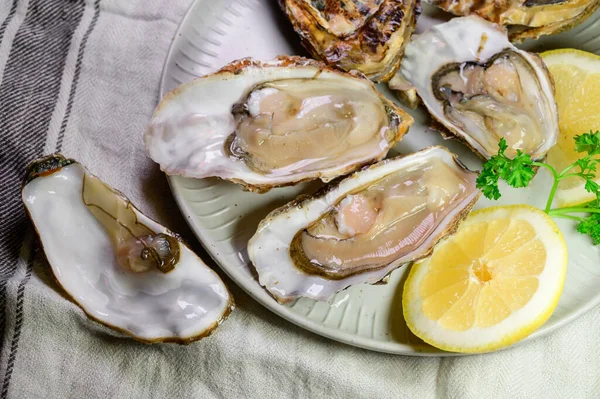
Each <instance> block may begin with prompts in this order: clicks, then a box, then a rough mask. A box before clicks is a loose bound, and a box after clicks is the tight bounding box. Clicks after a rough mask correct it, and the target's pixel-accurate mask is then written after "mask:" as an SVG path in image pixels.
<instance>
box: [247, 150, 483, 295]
mask: <svg viewBox="0 0 600 399" xmlns="http://www.w3.org/2000/svg"><path fill="white" fill-rule="evenodd" d="M476 177H477V174H476V173H474V172H471V171H469V170H468V169H466V168H465V167H464V166H463V165H462V164H461V163H460V162H459V161H458V159H457V158H456V156H455V155H454V154H452V153H451V152H449V151H448V150H446V149H445V148H443V147H431V148H428V149H425V150H422V151H419V152H417V153H414V154H411V155H407V156H404V157H402V156H401V157H397V158H391V159H387V160H385V161H381V162H379V163H377V164H374V165H371V166H370V167H367V168H365V169H363V170H360V171H358V172H355V173H354V174H352V175H350V176H349V177H346V178H344V179H343V180H341V181H339V182H338V183H336V184H331V185H329V186H326V187H325V188H324V189H323V190H322V191H321V192H319V193H317V194H315V195H314V196H312V197H307V196H301V197H299V198H297V199H296V200H295V201H292V202H291V203H289V204H287V205H285V206H283V207H281V208H279V209H276V210H274V211H273V212H271V213H270V214H269V215H268V216H267V217H266V218H265V219H264V220H263V221H262V222H261V223H260V224H259V227H258V230H257V231H256V233H255V235H254V236H253V237H252V238H251V239H250V241H249V243H248V255H249V257H250V260H251V261H252V263H253V265H254V267H255V268H256V271H257V272H258V276H259V282H260V284H261V285H262V286H264V287H265V288H266V289H267V290H268V291H269V292H270V293H271V294H272V295H273V296H274V297H275V298H276V299H277V300H278V301H279V302H287V301H290V300H293V299H295V298H298V297H308V298H313V299H317V300H325V299H327V298H328V297H329V296H331V295H332V294H334V293H335V292H337V291H340V290H342V289H344V288H346V287H348V286H350V285H354V284H361V283H370V284H373V283H377V282H379V281H381V280H382V279H384V278H385V277H386V276H387V275H388V274H389V273H390V272H392V271H393V270H394V269H396V268H398V267H400V266H401V265H403V264H405V263H408V262H412V261H415V260H417V259H420V258H423V257H426V256H428V255H429V254H430V253H431V251H432V249H433V247H434V246H435V244H436V243H437V242H438V241H439V240H441V239H442V238H444V237H446V236H447V235H449V234H452V233H453V232H454V231H455V230H456V228H457V227H458V224H459V223H460V222H461V221H462V220H463V219H464V218H465V217H466V216H467V214H468V213H469V212H470V210H471V209H472V207H473V205H474V204H475V202H476V201H477V198H478V197H479V194H480V192H479V190H478V189H477V188H476V187H475V179H476Z"/></svg>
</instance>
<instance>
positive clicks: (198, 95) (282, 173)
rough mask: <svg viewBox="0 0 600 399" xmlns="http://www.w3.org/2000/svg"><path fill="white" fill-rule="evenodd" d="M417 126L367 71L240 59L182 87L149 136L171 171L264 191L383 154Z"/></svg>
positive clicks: (326, 176)
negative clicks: (359, 72) (385, 95)
mask: <svg viewBox="0 0 600 399" xmlns="http://www.w3.org/2000/svg"><path fill="white" fill-rule="evenodd" d="M411 123H412V118H411V117H410V116H409V115H408V114H407V113H406V112H404V111H402V110H401V109H400V108H398V107H397V106H396V105H394V104H393V103H392V102H390V101H388V100H387V99H385V98H384V97H383V96H382V95H381V94H379V92H378V91H377V90H376V89H375V86H374V85H373V84H372V83H371V82H370V81H369V80H367V79H365V78H364V77H361V76H359V75H358V74H348V73H343V72H340V71H336V70H333V69H330V68H328V67H327V66H325V65H324V64H322V63H319V62H317V61H314V60H308V59H305V58H301V57H283V56H282V57H279V58H278V59H276V60H274V61H270V62H260V61H254V60H251V59H244V60H239V61H234V62H233V63H231V64H229V65H228V66H226V67H224V68H223V69H221V70H220V71H219V72H216V73H214V74H212V75H208V76H205V77H202V78H199V79H196V80H194V81H192V82H190V83H186V84H184V85H182V86H180V87H179V88H177V89H175V90H174V91H173V92H172V93H170V94H167V95H166V96H165V98H164V99H163V100H162V101H161V103H160V104H159V105H158V107H157V109H156V112H155V113H154V116H153V118H152V120H151V122H150V125H149V127H148V129H147V130H146V134H145V136H144V139H145V142H146V148H147V150H148V153H149V155H150V157H151V158H152V159H153V160H154V161H155V162H157V163H158V164H160V166H161V169H162V170H163V171H165V172H166V173H167V174H171V175H183V176H187V177H196V178H203V177H211V176H216V177H220V178H222V179H226V180H230V181H233V182H235V183H238V184H242V185H243V186H244V187H245V188H246V189H248V190H251V191H258V192H264V191H268V190H269V189H271V188H272V187H278V186H285V185H291V184H295V183H298V182H300V181H304V180H313V179H318V178H320V179H321V180H323V181H325V182H327V181H329V180H331V179H333V178H335V177H337V176H340V175H344V174H347V173H349V172H352V171H354V170H356V169H358V168H360V167H361V166H363V165H365V164H369V163H371V162H374V161H378V160H380V159H382V158H383V157H385V155H386V154H387V152H388V150H389V149H390V148H391V147H392V146H393V145H394V144H395V143H396V142H397V141H398V140H400V138H401V137H402V136H403V135H404V134H405V133H406V131H407V130H408V127H409V126H410V124H411Z"/></svg>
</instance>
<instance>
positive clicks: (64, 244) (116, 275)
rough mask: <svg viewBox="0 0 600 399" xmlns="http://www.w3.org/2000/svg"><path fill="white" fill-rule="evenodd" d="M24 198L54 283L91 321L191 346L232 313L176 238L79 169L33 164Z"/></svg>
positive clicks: (61, 161)
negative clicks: (54, 280)
mask: <svg viewBox="0 0 600 399" xmlns="http://www.w3.org/2000/svg"><path fill="white" fill-rule="evenodd" d="M22 199H23V203H24V204H25V208H26V210H27V212H28V214H29V217H30V218H31V220H32V222H33V224H34V226H35V229H36V231H37V233H38V235H39V238H40V240H41V243H42V246H43V248H44V252H45V254H46V258H47V259H48V262H49V263H50V266H51V268H52V272H53V274H54V277H55V278H56V281H57V282H58V284H59V285H60V286H61V287H62V288H63V289H64V290H65V292H66V293H67V294H68V295H69V297H70V298H71V299H72V300H73V302H75V303H76V304H77V305H79V306H80V307H81V308H82V309H83V310H84V311H85V313H86V314H87V315H88V316H89V317H90V318H91V319H93V320H96V321H97V322H100V323H101V324H103V325H105V326H107V327H110V328H112V329H115V330H117V331H120V332H124V333H127V334H128V335H130V336H132V337H133V338H135V339H137V340H139V341H142V342H176V343H189V342H192V341H195V340H198V339H201V338H203V337H205V336H207V335H209V334H210V333H211V332H212V331H213V330H214V329H215V328H216V327H217V326H218V325H219V324H220V323H221V322H222V321H223V320H224V319H225V318H226V317H227V315H228V314H229V312H231V310H232V309H233V299H232V297H231V296H230V294H229V292H228V290H227V287H226V286H225V285H224V284H223V282H222V281H221V279H220V278H219V276H218V275H217V274H216V273H215V272H213V271H212V270H211V269H210V268H209V267H208V266H206V264H204V262H203V261H202V260H201V259H200V258H199V257H198V256H197V255H196V254H195V253H194V252H192V251H191V250H190V249H189V248H188V247H187V246H186V245H185V244H184V243H183V242H182V241H181V239H180V238H179V237H178V236H177V235H175V234H173V233H172V232H170V231H169V230H167V229H166V228H165V227H163V226H161V225H160V224H158V223H157V222H155V221H153V220H152V219H150V218H148V217H146V216H145V215H144V214H142V213H141V212H140V211H139V210H138V209H137V208H135V207H134V206H133V205H132V204H131V202H129V200H128V199H127V198H125V196H123V195H122V194H121V193H119V192H117V191H115V190H114V189H112V188H110V187H109V186H107V185H106V184H105V183H103V182H102V181H101V180H100V179H98V178H97V177H96V176H94V175H92V174H90V173H89V172H88V171H87V169H85V168H84V167H83V166H82V165H81V164H79V163H77V162H75V161H73V160H71V159H66V158H64V157H63V156H62V155H59V154H55V155H50V156H48V157H45V158H42V159H39V160H37V161H35V162H33V163H32V164H31V165H30V166H29V167H28V170H27V174H26V178H25V182H24V185H23V191H22Z"/></svg>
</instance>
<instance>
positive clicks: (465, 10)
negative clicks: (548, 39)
mask: <svg viewBox="0 0 600 399" xmlns="http://www.w3.org/2000/svg"><path fill="white" fill-rule="evenodd" d="M429 2H430V3H431V4H433V5H435V6H437V7H439V8H441V9H442V10H445V11H448V12H451V13H452V14H454V15H460V16H465V15H478V16H480V17H482V18H485V19H487V20H488V21H490V22H494V23H498V24H500V25H503V26H506V27H507V28H508V32H509V37H510V39H511V40H512V41H515V42H520V41H522V40H524V39H526V38H530V39H537V38H538V37H540V36H544V35H552V34H555V33H560V32H563V31H565V30H568V29H571V28H573V27H574V26H576V25H578V24H580V23H581V22H583V21H584V20H585V19H586V18H587V17H589V16H590V15H592V14H593V13H594V11H596V10H597V9H598V7H599V6H600V0H503V1H498V0H483V1H481V0H429Z"/></svg>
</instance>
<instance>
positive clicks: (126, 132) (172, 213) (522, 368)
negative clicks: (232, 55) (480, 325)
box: [0, 0, 600, 399]
mask: <svg viewBox="0 0 600 399" xmlns="http://www.w3.org/2000/svg"><path fill="white" fill-rule="evenodd" d="M215 1H216V0H215ZM263 1H273V2H274V1H275V0H263ZM190 3H191V0H2V1H0V332H1V333H2V341H1V343H2V344H1V345H2V348H1V352H0V398H61V399H62V398H150V397H153V398H181V397H198V398H211V397H219V398H221V397H231V398H246V397H248V398H254V397H259V398H264V399H266V398H304V397H310V398H319V397H326V398H338V397H339V398H358V397H365V398H380V397H381V398H384V397H394V398H402V397H409V398H415V397H416V398H429V397H440V398H446V397H450V398H482V397H485V398H488V397H509V398H535V397H539V398H563V397H569V398H597V397H599V392H600V362H599V361H598V358H599V357H600V340H598V339H597V332H598V331H600V309H596V310H593V311H591V312H590V313H588V314H587V315H585V316H584V317H582V318H581V319H578V320H576V321H575V322H573V323H572V324H570V325H569V326H567V327H565V328H563V329H561V330H560V331H558V332H557V333H555V334H552V335H551V336H549V337H546V338H542V339H538V340H536V341H534V342H531V343H528V344H525V345H522V346H520V347H517V348H513V349H509V350H506V351H502V352H499V353H495V354H491V355H485V356H470V357H463V358H448V359H434V358H409V357H399V356H391V355H385V354H378V353H372V352H367V351H364V350H361V349H357V348H353V347H349V346H346V345H342V344H338V343H335V342H333V341H329V340H327V339H324V338H321V337H318V336H315V335H313V334H311V333H308V332H306V331H304V330H301V329H299V328H297V327H295V326H293V325H291V324H290V323H288V322H286V321H283V320H281V319H279V318H277V317H276V316H274V315H273V314H271V313H269V312H268V311H266V310H265V309H263V308H262V307H261V306H259V305H258V304H257V303H256V302H254V301H253V300H252V299H251V298H249V297H248V296H247V295H245V294H244V293H242V292H241V291H240V290H239V289H237V288H236V287H235V286H234V285H233V284H232V283H231V282H230V281H229V280H227V279H226V278H225V281H227V282H229V285H230V286H231V288H232V292H233V294H234V296H235V297H236V302H237V304H238V308H237V309H236V311H235V312H234V313H233V314H232V316H231V317H230V319H229V320H228V321H227V322H226V323H224V324H223V326H221V327H220V328H219V330H218V331H217V333H216V334H214V335H213V336H211V337H209V338H207V339H205V340H203V341H200V342H198V343H195V344H193V345H190V346H186V347H180V346H177V345H169V344H165V345H153V346H149V345H143V344H139V343H136V342H133V341H131V340H129V339H125V338H120V337H116V336H115V335H114V334H112V332H110V331H108V330H107V329H105V328H104V327H102V326H99V325H98V324H96V323H94V322H91V321H89V320H88V319H87V318H86V317H85V315H84V314H83V312H82V311H81V310H80V309H79V308H77V307H76V306H74V305H73V304H72V303H70V302H69V301H68V300H66V299H65V297H64V295H63V293H62V291H61V289H60V288H59V287H57V285H56V284H55V283H54V281H53V280H52V278H51V275H50V273H49V271H48V265H47V264H46V261H45V258H44V255H43V252H42V251H41V250H40V249H39V243H38V242H37V239H36V237H35V236H34V234H33V232H32V229H31V226H30V224H29V222H28V221H27V220H26V218H25V216H24V212H23V208H22V205H21V203H20V198H19V189H20V181H21V178H22V175H23V170H24V167H25V165H26V164H27V163H28V162H29V161H30V160H32V159H33V158H35V157H37V156H39V155H42V154H47V153H51V152H54V151H57V150H60V151H62V152H63V153H65V155H67V156H70V157H74V158H77V159H78V160H80V161H81V162H82V163H84V164H85V165H87V166H88V167H89V168H90V169H91V170H92V171H93V172H94V173H96V174H97V175H99V176H100V177H101V178H102V179H104V180H105V181H107V182H109V183H110V184H111V185H113V186H115V187H116V188H118V189H120V190H122V191H123V192H125V193H126V194H127V195H128V196H129V197H130V198H131V199H132V200H133V202H134V203H136V204H138V205H139V206H140V208H141V209H143V210H144V211H145V212H146V213H148V214H149V216H152V217H154V218H156V219H158V220H160V221H162V222H164V224H166V225H167V226H168V227H170V228H172V229H173V230H175V231H178V232H180V233H182V234H183V235H184V237H185V238H187V240H188V242H190V243H192V245H195V247H196V249H198V247H199V245H198V243H197V242H196V241H195V240H194V238H193V237H192V235H191V234H190V232H189V230H188V229H187V227H186V226H185V223H184V221H183V219H182V217H181V216H180V214H179V212H178V210H177V208H176V206H175V205H174V202H173V199H172V197H171V194H170V192H169V190H168V186H167V183H166V179H165V178H164V176H163V175H162V174H161V173H160V172H159V171H158V169H157V167H156V166H155V165H154V164H152V162H150V161H149V160H148V159H147V157H146V155H145V153H144V149H143V144H142V140H141V133H142V131H143V129H144V126H145V124H146V123H147V121H148V119H149V117H150V115H151V113H152V110H153V109H154V106H155V105H156V102H157V100H158V98H157V96H158V85H159V80H160V74H161V70H162V66H163V63H164V59H165V57H166V54H167V50H168V48H169V45H170V42H171V39H172V37H173V34H174V32H175V30H176V28H177V25H178V23H179V21H180V20H181V18H182V17H183V15H184V13H185V10H186V9H187V7H188V6H189V5H190ZM207 261H208V259H207Z"/></svg>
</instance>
